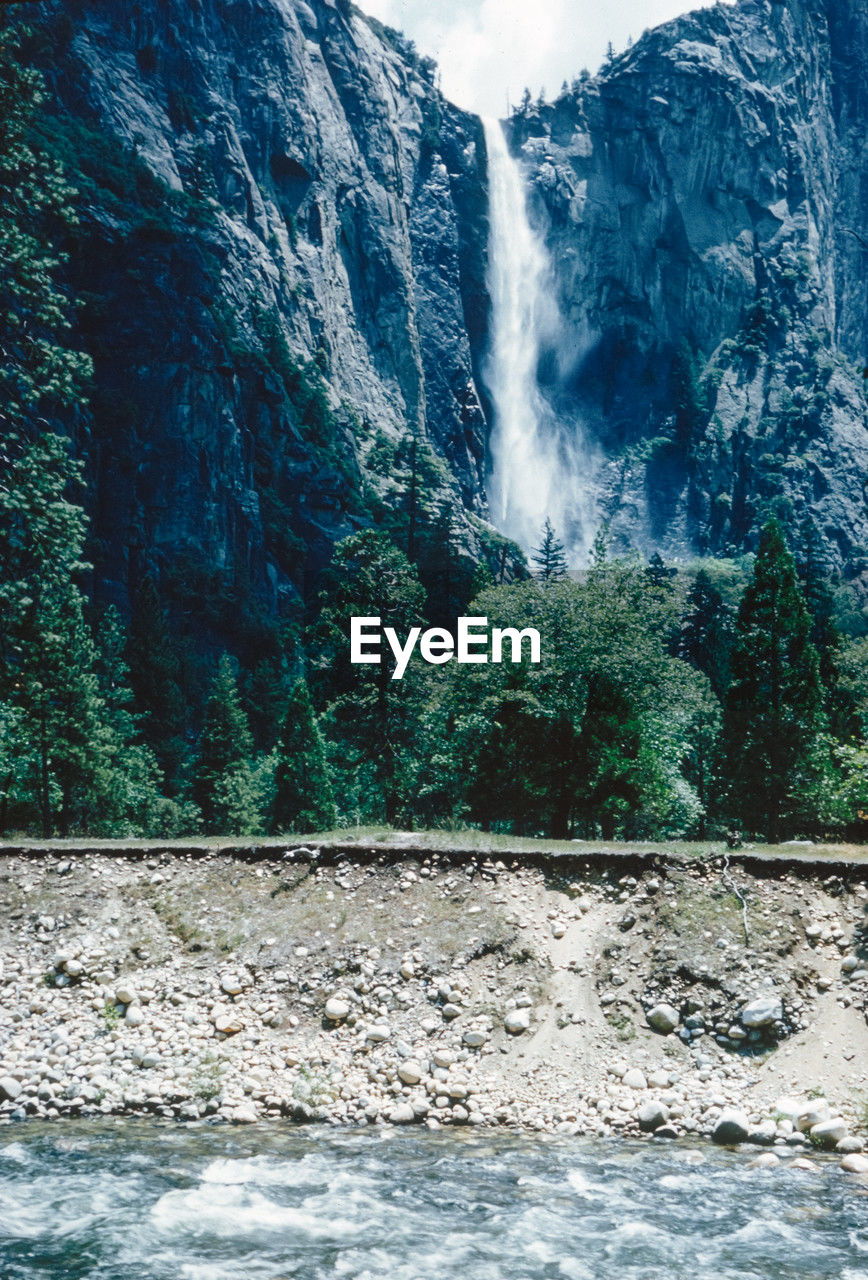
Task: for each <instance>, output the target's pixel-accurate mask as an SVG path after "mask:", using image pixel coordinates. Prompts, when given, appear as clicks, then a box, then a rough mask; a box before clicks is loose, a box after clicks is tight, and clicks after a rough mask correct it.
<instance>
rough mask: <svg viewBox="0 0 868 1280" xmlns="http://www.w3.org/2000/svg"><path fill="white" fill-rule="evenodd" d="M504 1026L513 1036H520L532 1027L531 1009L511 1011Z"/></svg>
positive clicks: (504, 1021)
mask: <svg viewBox="0 0 868 1280" xmlns="http://www.w3.org/2000/svg"><path fill="white" fill-rule="evenodd" d="M503 1025H504V1027H505V1028H506V1030H507V1031H508V1032H509V1034H510V1035H511V1036H520V1035H521V1033H522V1032H523V1031H527V1030H528V1028H529V1027H530V1009H510V1011H509V1013H508V1014H507V1015H506V1017H505V1018H504V1020H503Z"/></svg>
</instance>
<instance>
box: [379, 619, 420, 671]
mask: <svg viewBox="0 0 868 1280" xmlns="http://www.w3.org/2000/svg"><path fill="white" fill-rule="evenodd" d="M421 634H422V628H421V627H411V628H410V634H409V635H408V636H407V643H406V644H405V645H404V647H403V649H402V648H401V641H400V640H399V639H398V634H397V632H396V631H395V629H394V627H386V629H385V630H384V632H383V635H384V636H385V637H386V639H387V640H388V642H389V647H390V648H391V650H392V653H394V655H395V670H394V671H393V672H392V679H393V680H400V679H401V677H402V676H403V674H404V672H405V671H406V670H407V663H408V662H409V661H410V654H411V653H412V652H413V650H414V649H415V648H416V641H417V640H418V639H419V636H420V635H421Z"/></svg>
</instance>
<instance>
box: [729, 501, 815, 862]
mask: <svg viewBox="0 0 868 1280" xmlns="http://www.w3.org/2000/svg"><path fill="white" fill-rule="evenodd" d="M810 633H811V619H810V615H809V613H808V610H807V608H806V606H805V601H804V597H803V596H802V593H801V591H800V590H799V585H798V582H797V579H796V568H795V563H794V561H793V557H792V555H791V554H790V552H789V551H788V550H787V546H786V542H785V540H784V535H783V531H782V529H781V526H780V524H779V523H778V521H777V520H770V521H769V522H768V524H766V525H765V527H764V528H763V531H762V534H761V537H760V545H759V550H758V553H757V558H756V563H755V565H754V573H753V578H752V580H751V582H750V583H749V585H748V587H747V589H746V591H745V594H744V598H743V600H742V602H741V606H740V608H739V611H738V618H737V620H736V635H735V644H734V647H733V651H732V684H731V686H730V689H729V692H728V695H727V700H726V707H725V717H724V739H725V749H726V760H727V774H728V781H729V786H730V797H731V802H732V804H733V807H734V811H735V814H736V815H737V816H738V817H739V818H740V819H741V820H742V821H743V822H744V823H745V824H746V825H747V826H748V827H749V828H750V829H751V830H752V831H759V832H762V833H763V834H765V835H766V837H767V838H768V839H769V840H777V839H779V838H780V836H781V833H782V832H783V830H784V829H785V828H787V827H790V826H792V824H793V822H794V821H795V820H796V819H797V817H798V815H799V813H800V812H801V811H803V808H804V802H805V799H806V795H807V793H808V792H809V790H810V785H811V781H812V761H811V750H812V747H813V745H814V741H815V738H816V735H817V733H818V732H819V730H820V729H821V727H822V724H823V719H822V711H821V706H822V686H821V684H820V676H819V663H818V659H817V651H816V649H815V648H814V646H813V644H812V643H811V639H810Z"/></svg>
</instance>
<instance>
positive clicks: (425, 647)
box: [419, 627, 455, 666]
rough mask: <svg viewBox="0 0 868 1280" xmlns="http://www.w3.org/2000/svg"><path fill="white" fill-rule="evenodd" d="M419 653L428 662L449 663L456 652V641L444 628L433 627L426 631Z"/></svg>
mask: <svg viewBox="0 0 868 1280" xmlns="http://www.w3.org/2000/svg"><path fill="white" fill-rule="evenodd" d="M419 652H420V653H421V655H422V657H423V658H424V659H425V661H426V662H435V663H436V664H437V665H438V666H439V665H440V664H441V663H442V662H449V660H450V658H451V657H452V654H453V653H454V652H455V641H454V640H453V638H452V636H451V635H450V633H449V632H448V631H444V629H443V627H432V628H431V629H430V631H426V632H425V634H424V635H423V637H422V639H421V641H420V643H419Z"/></svg>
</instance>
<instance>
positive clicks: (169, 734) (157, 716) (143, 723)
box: [126, 574, 187, 794]
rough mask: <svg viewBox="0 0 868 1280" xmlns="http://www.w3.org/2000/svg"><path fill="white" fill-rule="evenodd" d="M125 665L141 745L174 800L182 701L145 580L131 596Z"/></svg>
mask: <svg viewBox="0 0 868 1280" xmlns="http://www.w3.org/2000/svg"><path fill="white" fill-rule="evenodd" d="M126 660H127V665H128V668H129V681H130V686H131V688H132V691H133V695H134V699H135V709H136V712H137V713H138V715H139V718H140V722H139V733H140V736H141V740H142V742H143V743H144V744H145V745H146V746H147V747H149V748H150V749H151V750H152V751H153V753H154V755H155V756H156V758H157V760H158V762H159V765H160V768H161V769H162V771H163V774H164V775H165V779H166V787H167V790H168V792H169V794H175V793H177V792H178V791H179V790H180V789H181V786H182V781H183V779H182V773H183V769H184V765H185V761H186V757H187V748H186V744H185V741H184V718H185V717H184V698H183V694H182V692H181V687H180V663H179V660H178V652H177V648H176V645H175V641H174V639H173V637H172V634H171V632H170V630H169V624H168V621H167V619H166V612H165V610H164V608H163V606H162V604H161V603H160V597H159V595H158V593H157V587H156V583H155V582H154V579H153V578H152V577H151V575H150V574H145V575H144V576H143V577H142V578H141V579H140V580H139V582H138V583H137V584H136V588H135V590H134V591H133V593H132V612H131V616H130V628H129V634H128V636H127V644H126Z"/></svg>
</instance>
